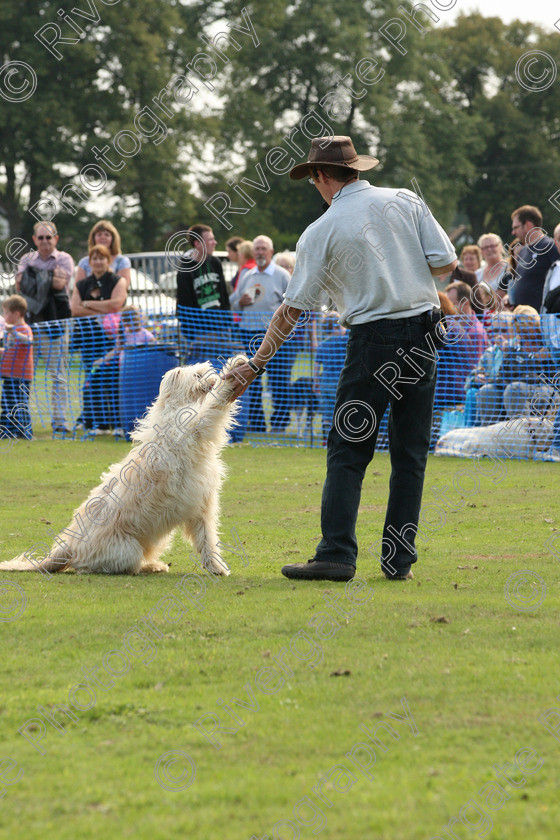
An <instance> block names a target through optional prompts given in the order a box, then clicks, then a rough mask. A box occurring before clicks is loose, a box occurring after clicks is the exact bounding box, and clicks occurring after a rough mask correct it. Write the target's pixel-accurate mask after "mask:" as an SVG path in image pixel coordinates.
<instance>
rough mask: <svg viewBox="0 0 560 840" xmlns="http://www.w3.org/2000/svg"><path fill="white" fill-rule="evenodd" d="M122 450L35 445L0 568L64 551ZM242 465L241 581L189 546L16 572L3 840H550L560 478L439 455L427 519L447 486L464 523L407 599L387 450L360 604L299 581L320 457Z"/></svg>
mask: <svg viewBox="0 0 560 840" xmlns="http://www.w3.org/2000/svg"><path fill="white" fill-rule="evenodd" d="M127 449H128V446H127V444H124V443H115V442H114V441H113V440H111V439H101V440H96V441H95V442H93V443H86V442H73V441H50V440H45V439H40V440H36V441H33V442H25V441H24V442H19V443H17V445H15V446H14V448H13V449H12V450H11V451H10V452H9V454H7V455H4V457H3V464H2V466H3V470H2V476H3V481H2V485H3V491H4V492H3V501H2V510H1V517H0V522H1V528H0V559H2V560H4V559H8V558H10V557H12V556H14V555H15V554H17V553H20V552H22V551H25V550H27V549H29V548H31V546H33V545H34V544H37V543H44V542H49V541H50V538H49V529H52V530H53V531H54V532H55V533H56V532H58V531H59V530H61V529H62V528H64V527H65V526H66V525H67V524H68V521H69V517H70V514H71V511H72V509H73V508H74V507H75V506H76V505H77V504H78V503H79V502H80V501H82V499H83V498H84V497H85V495H86V494H87V492H88V491H89V489H91V487H93V486H94V484H95V483H97V481H98V478H99V475H100V474H101V472H102V471H103V470H104V469H105V468H106V467H107V466H108V465H109V463H111V462H112V461H115V460H118V459H120V458H121V457H122V456H123V455H124V454H125V453H126V451H127ZM225 459H226V461H227V463H228V466H229V473H230V474H229V478H228V480H227V482H226V485H225V489H224V493H223V517H222V537H223V542H224V543H228V544H230V545H232V544H234V537H233V536H232V533H231V532H232V529H235V531H236V533H237V534H238V536H239V540H240V541H241V543H242V546H243V551H244V554H245V556H244V555H243V553H239V547H238V548H237V549H236V550H237V551H238V553H237V554H235V553H234V552H233V551H231V550H230V551H226V552H225V554H224V557H225V559H226V560H227V561H228V563H229V564H230V566H231V569H232V574H231V577H229V578H227V579H225V578H224V579H220V580H214V579H210V578H208V577H207V576H205V575H203V574H201V573H200V570H199V569H197V567H196V565H195V564H194V563H193V561H192V560H189V553H190V551H189V549H188V548H187V547H186V546H185V545H184V544H183V543H182V542H181V541H180V539H179V538H178V537H177V538H176V539H175V542H174V545H173V548H172V551H171V552H170V554H169V559H170V560H171V561H172V568H171V573H170V574H169V575H163V576H153V577H137V578H129V577H103V576H99V577H93V576H78V575H76V574H73V573H67V574H61V575H58V576H51V577H50V578H48V577H45V576H43V575H39V574H17V573H8V574H4V575H2V577H1V578H0V619H3V620H1V621H0V633H1V644H2V665H3V667H2V697H1V699H0V722H1V726H2V748H1V750H0V780H3V781H0V797H2V798H1V800H0V837H1V838H2V840H3V839H4V838H25V840H55V838H56V840H76V838H79V840H90V838H91V840H93V838H96V840H97V839H98V838H103V840H105V839H106V838H108V839H110V840H114V839H115V838H117V839H118V840H120V838H129V837H130V838H133V837H134V838H138V840H175V838H177V840H179V838H180V840H183V839H184V838H196V840H208V838H220V840H249V838H252V837H255V838H259V840H260V838H266V837H267V836H268V837H269V838H286V840H292V838H293V837H295V838H297V837H301V838H302V840H308V839H309V840H310V838H313V837H316V836H319V837H321V838H324V839H325V840H335V838H336V840H340V838H352V839H353V838H380V840H430V838H438V837H440V838H446V839H447V838H449V837H451V838H454V837H455V838H459V840H464V838H470V837H475V838H478V837H484V836H487V835H488V834H489V836H490V837H491V838H492V840H521V839H522V838H523V840H526V838H531V840H540V838H551V840H552V838H556V837H557V835H558V824H559V822H560V805H559V802H558V787H557V784H558V782H557V780H558V773H559V770H560V740H558V739H557V738H556V737H555V736H554V733H553V732H550V731H547V729H546V728H545V727H544V726H543V725H542V723H540V722H539V717H541V716H542V715H543V714H544V713H545V712H546V711H547V710H548V709H550V708H553V707H555V706H560V700H556V699H555V698H556V697H557V695H558V694H559V693H560V684H559V682H558V660H559V655H558V636H559V629H560V628H559V625H560V611H559V597H558V582H559V579H560V573H559V566H558V558H557V557H556V556H555V555H554V553H553V551H552V550H551V549H554V547H555V546H557V548H556V551H557V553H558V555H559V556H560V537H559V540H558V542H557V543H556V544H554V543H552V544H551V545H550V546H549V547H547V546H546V545H545V543H547V541H550V539H551V538H554V535H555V532H556V529H557V528H558V527H559V521H558V494H559V487H560V471H558V469H557V468H556V465H555V464H546V463H526V462H516V461H514V462H507V463H506V464H505V465H497V464H488V463H486V464H485V465H483V466H479V468H478V470H477V468H476V465H475V464H473V462H471V461H466V460H451V459H449V460H443V459H437V458H433V457H431V458H430V461H429V468H428V475H427V482H426V492H425V496H424V499H425V504H426V505H429V504H432V505H434V504H436V503H438V504H440V506H441V505H442V504H444V503H442V502H441V501H440V502H437V498H436V497H437V496H439V497H440V499H441V494H442V493H444V494H446V497H447V499H448V501H449V505H448V506H447V507H446V508H445V510H446V514H445V517H444V518H445V522H443V520H442V519H441V518H440V521H439V530H433V531H431V532H429V531H428V530H427V529H426V528H425V529H424V533H425V539H424V540H423V542H421V549H420V561H419V562H418V563H417V564H416V566H415V575H416V579H415V580H414V581H412V582H407V583H391V582H388V581H385V580H384V579H383V578H382V577H381V576H380V572H379V566H378V561H377V559H376V558H375V557H374V556H373V553H374V549H373V548H372V551H371V552H368V547H369V546H375V545H377V544H378V543H379V540H380V535H381V533H380V532H381V525H382V519H383V514H384V505H385V501H386V493H387V482H388V475H389V462H388V457H387V455H385V454H380V455H378V456H376V458H375V460H374V462H373V464H372V465H371V467H370V471H369V473H368V477H367V479H366V482H365V485H364V492H363V496H362V502H363V504H362V509H361V513H360V518H359V531H358V535H359V540H360V546H361V554H360V557H359V563H358V575H359V576H360V577H361V578H362V579H363V581H365V584H364V586H363V587H362V588H361V589H360V588H359V587H355V588H353V589H351V590H348V591H346V590H345V587H344V585H342V584H332V583H305V582H302V583H299V584H298V585H294V584H293V583H291V582H290V581H288V580H286V579H285V578H283V577H282V576H281V574H280V567H281V565H282V564H283V563H285V562H290V561H297V560H307V559H308V558H309V557H311V556H312V553H313V548H314V546H315V544H316V542H317V541H318V538H319V505H320V493H321V486H322V481H323V477H324V468H325V463H324V462H325V454H324V452H323V451H320V450H306V449H280V448H252V447H250V446H241V447H234V448H229V449H227V450H226V452H225ZM482 470H484V473H485V474H482ZM477 481H478V484H479V489H477ZM454 483H455V487H459V488H463V490H464V491H465V492H468V493H470V494H471V495H470V496H469V497H468V498H467V499H465V500H464V503H461V498H462V497H461V494H460V493H459V492H457V490H455V489H453V487H454ZM432 488H436V490H433V489H432ZM445 488H448V489H445ZM450 507H453V508H455V512H452V511H451V510H450ZM425 510H426V516H427V517H428V519H429V521H430V522H432V524H433V526H434V527H436V528H437V527H438V522H437V521H436V520H437V516H436V512H435V511H436V509H435V508H434V507H431V508H429V507H426V508H425ZM522 570H529V571H530V573H529V575H528V578H527V581H526V583H525V584H524V585H521V586H519V587H517V588H516V587H515V585H514V582H513V581H511V582H510V584H509V596H508V598H509V600H508V599H506V596H505V587H506V581H508V579H509V578H510V577H511V576H512V575H513V574H514V573H515V572H518V571H522ZM186 573H191V577H190V578H188V579H185V580H184V581H183V588H182V589H178V588H177V584H179V583H180V581H181V580H182V576H183V575H185V574H186ZM201 581H202V582H201ZM11 584H15V587H14V586H12V585H11ZM204 586H205V587H206V591H205V592H203V587H204ZM16 587H17V588H16ZM545 589H546V592H545ZM196 593H199V595H198V600H196V598H195V594H196ZM325 595H327V598H326V599H325V598H324V597H323V596H325ZM171 596H173V598H172V597H171ZM337 596H338V600H336V598H337ZM189 597H190V600H189ZM540 598H542V600H541V602H540V604H539V603H538V602H539V599H540ZM177 599H179V600H177ZM360 599H361V600H360ZM197 604H198V607H197ZM520 607H521V608H526V607H535V608H534V609H520ZM18 611H19V612H20V615H19V617H17V618H14V616H15V615H16V614H17V613H18ZM150 614H151V615H150ZM10 619H14V620H10ZM142 619H145V621H142ZM140 631H141V632H142V635H140ZM111 651H117V653H113V654H111ZM118 651H120V652H121V653H118ZM124 651H127V656H126V657H125V658H123V657H124ZM103 661H105V663H106V665H107V668H108V670H104V668H103V667H102V663H103ZM127 662H128V670H126V667H127V665H126V663H127ZM110 670H111V671H113V674H114V675H113V676H110V674H109V671H110ZM119 673H120V674H121V675H120V676H118V674H119ZM96 681H97V685H95V683H96ZM110 682H112V684H109V683H110ZM80 683H82V684H86V683H87V684H88V685H89V686H90V689H91V688H92V687H94V686H95V688H94V691H95V696H92V694H91V690H90V691H89V692H87V693H86V691H84V690H79V689H74V687H75V686H76V685H78V684H80ZM69 691H70V692H72V691H74V693H73V694H72V698H73V700H74V701H75V705H74V706H71V707H70V709H71V713H72V715H73V716H74V718H75V719H74V720H70V719H69V718H68V717H67V716H65V715H64V713H63V711H59V714H58V715H57V718H56V720H57V721H58V722H59V726H60V727H61V728H62V729H61V730H59V729H56V728H55V726H54V725H53V724H52V723H49V719H48V715H49V714H50V713H51V712H52V707H53V706H56V705H57V704H66V705H68V704H69ZM267 692H268V693H267ZM231 698H238V700H239V701H240V702H239V703H237V704H235V703H233V704H232V702H231ZM401 698H406V700H405V701H404V702H401ZM241 703H244V704H245V705H241ZM224 704H225V706H227V707H228V709H225V708H224ZM87 705H91V708H90V709H89V710H78V709H77V707H78V706H82V707H84V708H85V707H86V706H87ZM38 707H41V708H40V709H39V710H38ZM228 710H229V711H228ZM559 711H560V710H559ZM391 714H392V715H400V718H398V717H393V718H391V717H390V715H391ZM211 715H217V716H218V717H219V719H220V725H221V727H222V731H221V732H219V733H218V732H217V731H215V732H214V734H213V735H212V730H213V729H214V728H215V726H216V723H217V719H216V718H212V717H211ZM32 719H36V720H35V721H33V720H32ZM201 719H203V721H201ZM196 721H199V722H200V721H201V722H200V723H199V725H200V726H201V727H202V725H204V726H205V727H206V729H207V730H208V732H209V737H211V738H213V739H215V740H217V741H218V742H219V743H220V744H221V748H220V749H219V750H218V749H216V748H215V746H213V745H212V744H211V743H210V742H209V740H208V739H207V738H206V737H205V736H204V735H203V733H202V732H201V731H200V730H199V729H196V728H195V727H194V726H193V723H194V722H196ZM212 721H214V722H212ZM240 721H243V723H244V725H243V726H241V724H240ZM558 721H560V718H558V717H555V716H554V715H553V714H551V715H550V718H549V727H550V728H551V729H552V728H553V727H554V724H555V722H558ZM379 724H382V726H381V727H379V726H378V725H379ZM386 724H390V725H391V726H392V727H393V734H391V731H390V730H389V729H388V728H387V727H386ZM376 726H378V729H377V731H376V732H375V731H374V727H376ZM360 727H363V728H360ZM383 727H385V728H383ZM20 728H24V729H25V732H26V734H27V739H26V738H24V737H23V736H22V735H21V734H19V732H18V730H19V729H20ZM224 730H228V731H224ZM235 730H237V731H235ZM368 733H369V734H370V736H371V737H368ZM396 735H398V738H397V737H395V736H396ZM371 738H377V739H378V741H377V744H374V742H373V741H372V740H371ZM558 738H560V731H559V732H558ZM32 742H33V743H32ZM360 743H362V744H364V745H365V746H359V745H360ZM33 744H35V745H36V746H34V745H33ZM380 744H381V745H382V746H380ZM36 747H38V748H39V749H37V748H36ZM383 747H385V751H384V749H383ZM524 748H528V749H526V750H525V752H523V749H524ZM531 750H534V753H533V752H531ZM173 751H176V752H173ZM520 751H521V752H520ZM516 754H517V761H518V768H519V769H512V768H510V769H509V770H508V767H507V765H512V764H513V762H514V758H515V757H516ZM160 757H163V758H162V759H161V762H160V764H159V765H158V771H157V772H158V776H159V781H158V780H157V779H156V763H157V762H158V759H160ZM8 759H11V762H10V761H8ZM170 761H171V762H173V761H175V763H169V762H170ZM374 762H375V764H374ZM493 765H496V766H497V767H498V768H504V772H505V773H509V780H510V781H509V782H508V781H507V780H506V779H504V777H503V776H502V777H501V778H499V777H498V776H497V775H496V773H495V772H494V770H493V769H492V767H493ZM524 768H525V769H524ZM530 771H531V772H530ZM498 772H502V771H501V770H500V769H498ZM523 779H525V782H523ZM491 782H493V783H494V784H489V783H491ZM496 783H497V784H496ZM498 785H500V788H498ZM500 790H502V793H500ZM306 797H307V798H306ZM461 817H462V819H461ZM455 820H456V822H455ZM444 826H448V828H447V831H446V830H444V828H443V827H444Z"/></svg>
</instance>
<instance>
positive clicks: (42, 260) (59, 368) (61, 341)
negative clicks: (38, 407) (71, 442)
mask: <svg viewBox="0 0 560 840" xmlns="http://www.w3.org/2000/svg"><path fill="white" fill-rule="evenodd" d="M33 242H34V244H35V248H36V250H32V251H29V253H27V254H25V255H24V256H23V257H22V259H21V261H20V263H19V265H18V268H17V272H16V291H17V292H18V294H21V295H23V297H24V298H25V300H26V301H27V321H28V323H30V324H31V325H32V326H33V334H34V344H33V346H34V352H33V362H34V364H35V367H36V366H37V362H38V360H39V358H42V359H43V361H44V364H45V367H46V369H47V371H48V374H49V377H50V379H51V384H52V390H51V420H52V426H53V431H54V432H61V433H63V434H68V433H69V431H70V430H69V427H68V424H67V422H66V413H67V411H68V340H69V339H68V326H67V324H66V323H65V322H66V320H67V319H68V318H70V300H69V296H68V287H69V283H70V280H71V278H72V275H73V274H74V260H73V259H72V257H71V256H70V254H68V253H66V251H59V250H58V248H57V247H56V246H57V244H58V231H57V229H56V225H55V224H54V222H47V221H44V222H36V224H35V225H34V226H33Z"/></svg>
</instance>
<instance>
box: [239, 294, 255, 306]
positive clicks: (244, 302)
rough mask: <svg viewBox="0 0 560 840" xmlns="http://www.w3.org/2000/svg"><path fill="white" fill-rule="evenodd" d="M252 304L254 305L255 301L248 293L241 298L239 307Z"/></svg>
mask: <svg viewBox="0 0 560 840" xmlns="http://www.w3.org/2000/svg"><path fill="white" fill-rule="evenodd" d="M252 303H254V300H253V298H252V297H251V295H248V294H247V292H245V294H244V295H241V297H240V298H239V306H251V304H252Z"/></svg>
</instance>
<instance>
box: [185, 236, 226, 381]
mask: <svg viewBox="0 0 560 840" xmlns="http://www.w3.org/2000/svg"><path fill="white" fill-rule="evenodd" d="M188 239H189V242H190V244H191V245H192V246H193V247H192V250H191V251H189V252H188V253H186V254H185V255H184V256H183V257H182V259H181V262H180V263H179V270H178V272H177V317H178V318H179V322H180V324H181V332H182V335H183V338H184V339H185V340H186V341H187V344H188V354H187V359H186V360H187V362H188V363H189V364H193V363H194V362H195V361H204V360H205V359H208V358H209V359H211V360H212V359H213V358H214V357H217V356H218V355H219V354H221V353H222V352H223V353H224V355H226V352H225V347H224V348H222V347H218V344H219V343H220V340H222V339H225V338H226V336H225V335H224V330H226V329H227V327H228V326H229V324H230V315H229V310H230V308H231V307H230V303H229V296H228V293H227V287H226V281H225V279H224V272H223V269H222V264H221V262H220V260H219V259H217V258H216V257H213V256H212V254H213V253H214V249H215V247H216V244H217V243H216V240H215V238H214V234H213V232H212V228H210V227H208V225H192V226H191V227H190V228H189V230H188ZM196 310H200V311H196ZM226 312H227V314H226ZM210 334H214V336H215V341H214V344H216V347H214V346H209V345H208V340H209V339H210ZM218 351H219V353H218ZM199 356H201V358H198V357H199ZM202 357H204V358H202Z"/></svg>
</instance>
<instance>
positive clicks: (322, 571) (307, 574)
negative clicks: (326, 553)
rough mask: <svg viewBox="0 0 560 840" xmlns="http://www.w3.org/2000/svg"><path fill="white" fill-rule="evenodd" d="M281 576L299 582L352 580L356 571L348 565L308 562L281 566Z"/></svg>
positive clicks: (329, 562)
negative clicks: (297, 579) (298, 580)
mask: <svg viewBox="0 0 560 840" xmlns="http://www.w3.org/2000/svg"><path fill="white" fill-rule="evenodd" d="M282 574H283V575H284V577H287V578H299V579H300V580H352V578H353V577H354V575H355V574H356V569H355V568H354V566H350V565H349V564H348V563H334V562H331V561H328V560H309V561H308V562H307V563H291V564H290V565H289V566H282Z"/></svg>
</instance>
